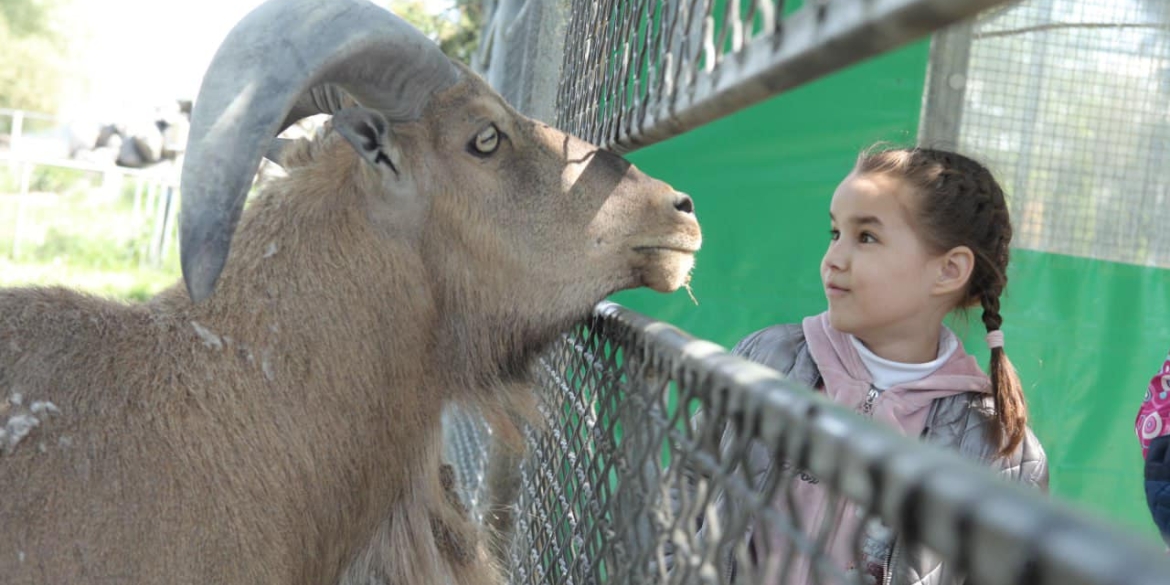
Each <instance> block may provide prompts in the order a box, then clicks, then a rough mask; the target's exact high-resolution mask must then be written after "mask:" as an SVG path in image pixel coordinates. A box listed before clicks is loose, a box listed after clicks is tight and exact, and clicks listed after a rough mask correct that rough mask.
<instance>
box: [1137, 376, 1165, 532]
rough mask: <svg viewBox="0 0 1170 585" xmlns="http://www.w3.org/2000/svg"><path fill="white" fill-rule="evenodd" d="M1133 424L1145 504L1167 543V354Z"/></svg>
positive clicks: (1151, 382)
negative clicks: (1143, 463)
mask: <svg viewBox="0 0 1170 585" xmlns="http://www.w3.org/2000/svg"><path fill="white" fill-rule="evenodd" d="M1134 426H1135V429H1136V431H1137V436H1138V441H1139V442H1140V443H1141V445H1142V458H1143V459H1145V461H1146V471H1145V481H1146V504H1147V505H1149V507H1150V515H1151V516H1153V518H1154V524H1156V525H1157V526H1158V530H1159V531H1160V532H1161V533H1162V539H1163V540H1165V541H1166V544H1167V546H1170V355H1168V356H1166V363H1164V364H1162V369H1161V370H1159V371H1158V373H1157V374H1155V375H1154V377H1153V379H1151V380H1150V385H1149V387H1148V388H1146V399H1145V400H1143V401H1142V405H1141V408H1140V409H1138V414H1137V420H1136V421H1135V422H1134Z"/></svg>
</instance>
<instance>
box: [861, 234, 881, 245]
mask: <svg viewBox="0 0 1170 585" xmlns="http://www.w3.org/2000/svg"><path fill="white" fill-rule="evenodd" d="M858 240H859V241H860V242H861V243H862V244H876V243H877V238H875V237H873V234H871V233H869V232H861V236H860V237H858Z"/></svg>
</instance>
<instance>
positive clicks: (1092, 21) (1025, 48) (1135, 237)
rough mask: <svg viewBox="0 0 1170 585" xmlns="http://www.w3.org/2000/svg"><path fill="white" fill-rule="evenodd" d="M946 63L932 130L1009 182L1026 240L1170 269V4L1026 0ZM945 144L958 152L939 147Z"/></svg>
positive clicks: (981, 29)
mask: <svg viewBox="0 0 1170 585" xmlns="http://www.w3.org/2000/svg"><path fill="white" fill-rule="evenodd" d="M966 42H967V43H969V48H968V49H967V50H966V53H967V60H966V62H964V60H962V59H945V58H944V59H941V63H938V64H935V65H934V69H932V73H934V72H935V71H937V72H938V75H939V76H945V79H944V82H945V83H946V86H944V89H943V90H941V92H938V93H932V94H931V97H932V98H933V97H940V96H939V93H943V94H945V93H947V92H951V93H956V94H958V99H953V100H949V101H948V100H946V99H943V98H941V97H940V99H939V100H937V101H928V103H927V109H926V111H925V115H924V118H923V124H924V125H931V124H945V123H946V122H945V121H946V120H959V123H958V124H957V128H958V130H957V137H955V138H954V140H955V141H957V144H958V146H959V148H960V149H962V150H963V151H964V152H969V153H971V154H973V155H975V156H977V157H978V158H980V159H981V160H985V161H986V162H988V164H989V165H990V166H991V168H992V170H993V171H996V172H997V175H998V178H999V179H1000V180H1001V182H1002V183H1003V185H1004V189H1005V191H1006V192H1007V194H1008V196H1009V198H1010V202H1011V207H1012V208H1011V211H1012V217H1013V219H1014V220H1015V222H1014V223H1015V224H1016V226H1017V227H1016V236H1015V238H1014V241H1013V243H1014V244H1016V245H1018V246H1019V247H1022V248H1028V249H1034V250H1041V251H1047V252H1054V253H1060V254H1071V255H1076V256H1084V257H1091V258H1098V259H1104V260H1114V261H1120V262H1128V263H1133V264H1141V265H1149V266H1161V267H1170V230H1168V229H1166V226H1167V225H1170V176H1167V174H1166V172H1165V170H1166V168H1167V167H1168V166H1170V142H1168V141H1170V3H1168V2H1165V1H1163V0H1029V1H1027V2H1022V3H1018V4H1014V5H1012V6H1010V7H1009V8H1005V9H1002V10H997V11H990V12H988V13H987V14H985V15H983V16H981V17H980V18H979V19H978V20H977V21H976V22H975V23H974V25H973V26H972V27H971V28H970V31H969V39H967V40H966ZM943 146H952V147H953V146H955V144H953V143H952V144H944V145H943Z"/></svg>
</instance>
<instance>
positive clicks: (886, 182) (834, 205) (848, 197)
mask: <svg viewBox="0 0 1170 585" xmlns="http://www.w3.org/2000/svg"><path fill="white" fill-rule="evenodd" d="M912 203H913V191H912V190H911V189H910V187H909V185H908V184H907V183H906V181H904V180H902V179H899V178H897V177H894V176H890V175H887V174H881V173H865V174H858V173H856V172H854V173H851V174H850V175H849V176H847V177H845V180H843V181H841V184H840V185H838V187H837V190H836V191H835V192H834V193H833V200H832V201H831V202H830V203H829V212H830V213H832V214H833V216H834V217H836V218H837V219H838V220H841V219H844V218H842V217H837V216H838V215H839V213H848V214H863V215H877V216H878V217H879V218H881V216H897V217H898V218H899V219H903V220H905V219H908V218H909V217H910V205H911V204H912ZM890 219H893V218H892V217H891V218H890Z"/></svg>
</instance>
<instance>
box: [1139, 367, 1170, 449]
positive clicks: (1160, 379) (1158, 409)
mask: <svg viewBox="0 0 1170 585" xmlns="http://www.w3.org/2000/svg"><path fill="white" fill-rule="evenodd" d="M1134 430H1136V431H1137V436H1138V441H1140V442H1141V444H1142V459H1145V457H1146V451H1147V450H1148V449H1149V448H1150V441H1152V440H1154V439H1156V438H1158V437H1160V436H1162V435H1170V356H1166V363H1164V364H1162V369H1161V370H1158V373H1157V374H1155V375H1154V377H1153V379H1151V380H1150V385H1149V387H1148V388H1146V398H1145V400H1143V401H1142V406H1141V408H1140V409H1138V414H1137V419H1136V420H1135V421H1134Z"/></svg>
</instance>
